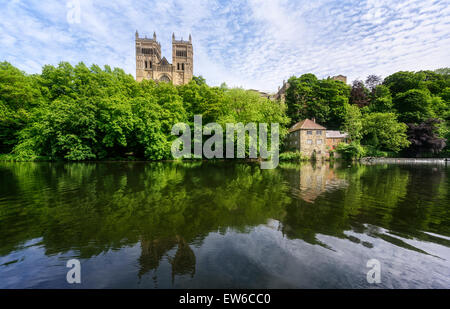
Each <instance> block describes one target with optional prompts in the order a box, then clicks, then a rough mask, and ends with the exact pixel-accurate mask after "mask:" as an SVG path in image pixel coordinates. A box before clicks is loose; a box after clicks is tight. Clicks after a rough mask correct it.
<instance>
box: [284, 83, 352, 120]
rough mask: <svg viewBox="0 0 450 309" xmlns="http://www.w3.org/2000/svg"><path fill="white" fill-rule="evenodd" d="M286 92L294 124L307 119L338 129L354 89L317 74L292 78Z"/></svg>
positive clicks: (288, 113) (289, 114)
mask: <svg viewBox="0 0 450 309" xmlns="http://www.w3.org/2000/svg"><path fill="white" fill-rule="evenodd" d="M288 82H289V88H288V89H287V91H286V104H287V108H288V110H287V115H288V116H289V117H290V118H291V124H293V123H296V122H298V121H301V120H303V119H305V118H310V119H311V118H315V119H316V120H317V122H319V123H321V124H323V125H325V126H328V127H330V128H336V129H338V128H339V127H340V126H341V125H342V123H343V121H344V117H345V104H348V97H349V94H350V89H349V87H348V86H347V85H345V84H344V83H342V82H339V81H336V80H332V79H322V80H318V79H317V77H316V76H315V75H313V74H304V75H302V76H300V77H298V78H297V77H295V76H293V77H291V78H290V79H289V81H288Z"/></svg>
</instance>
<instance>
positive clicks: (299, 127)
mask: <svg viewBox="0 0 450 309" xmlns="http://www.w3.org/2000/svg"><path fill="white" fill-rule="evenodd" d="M288 132H289V133H288V136H287V138H286V143H287V149H288V150H290V151H299V152H300V153H301V154H303V155H305V156H307V157H311V156H313V155H315V156H316V157H317V158H320V157H329V155H330V150H334V149H335V148H336V146H337V144H339V143H341V142H346V141H347V139H348V134H347V133H341V132H339V131H334V130H327V129H326V128H325V127H323V126H321V125H320V124H318V123H316V121H315V119H313V120H310V119H305V120H303V121H300V122H297V123H296V124H294V125H293V126H292V127H291V128H290V129H289V131H288Z"/></svg>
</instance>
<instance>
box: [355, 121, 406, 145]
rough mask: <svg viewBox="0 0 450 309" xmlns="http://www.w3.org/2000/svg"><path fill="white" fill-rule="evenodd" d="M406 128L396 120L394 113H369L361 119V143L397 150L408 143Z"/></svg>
mask: <svg viewBox="0 0 450 309" xmlns="http://www.w3.org/2000/svg"><path fill="white" fill-rule="evenodd" d="M406 129H407V126H406V124H404V123H401V122H398V121H397V116H396V115H395V114H394V113H371V114H368V115H366V116H365V117H364V119H363V129H362V135H363V143H364V144H365V145H371V146H373V147H375V148H376V149H380V150H381V149H386V150H392V151H395V152H398V151H400V150H401V149H403V148H405V147H407V146H408V145H409V144H410V143H409V142H408V139H407V136H406Z"/></svg>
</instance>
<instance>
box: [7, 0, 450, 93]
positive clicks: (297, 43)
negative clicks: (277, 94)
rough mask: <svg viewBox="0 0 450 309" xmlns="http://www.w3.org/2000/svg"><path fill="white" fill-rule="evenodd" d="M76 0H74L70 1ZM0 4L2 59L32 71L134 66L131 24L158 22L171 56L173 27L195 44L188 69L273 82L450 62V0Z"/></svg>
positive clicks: (239, 81)
mask: <svg viewBox="0 0 450 309" xmlns="http://www.w3.org/2000/svg"><path fill="white" fill-rule="evenodd" d="M72 1H75V0H72ZM66 2H67V1H48V2H46V4H45V5H44V4H43V3H42V2H41V1H36V0H29V1H26V2H25V1H11V2H6V3H5V2H1V3H0V44H1V48H0V60H7V61H10V62H11V63H13V64H14V65H16V66H18V67H19V68H20V69H22V70H25V71H27V72H30V73H34V72H39V71H40V67H41V66H42V65H44V64H57V63H58V62H60V61H70V62H71V63H77V62H79V61H83V62H85V63H86V64H91V63H96V64H99V65H104V64H109V65H111V66H116V67H121V68H123V69H125V71H126V72H128V73H131V74H134V71H135V63H134V31H135V30H136V29H138V30H139V31H140V33H146V34H148V35H152V34H153V31H156V33H157V36H158V40H160V41H161V45H162V52H163V54H164V55H165V56H166V58H167V59H169V60H170V57H171V35H172V32H175V33H176V36H177V37H180V36H183V37H184V38H187V37H188V35H189V33H192V37H193V43H194V57H195V58H194V73H195V74H196V75H203V76H204V77H205V78H206V79H207V81H208V82H209V83H210V84H213V85H219V84H220V83H222V82H226V83H227V84H228V85H231V86H244V87H246V88H257V89H260V90H265V91H275V90H276V89H277V86H278V85H280V84H281V83H282V80H283V79H287V78H289V76H291V75H300V74H304V73H308V72H311V73H314V74H316V75H317V76H318V77H326V76H329V75H336V74H344V75H347V76H348V78H349V80H352V79H355V78H364V77H365V76H367V75H368V74H372V73H375V74H379V75H383V76H386V75H389V74H391V73H393V72H395V71H398V70H420V69H435V68H438V67H445V66H450V57H449V56H450V54H449V50H450V48H449V44H450V8H449V6H448V3H447V2H446V1H439V0H424V1H418V0H406V1H396V2H394V3H393V2H391V1H380V0H376V1H372V0H367V1H363V2H357V1H332V0H320V1H307V0H300V1H293V0H292V1H288V0H274V1H260V0H248V1H245V0H232V1H227V2H222V1H218V0H199V1H189V2H188V1H175V0H161V1H159V0H158V1H156V0H155V1H140V2H135V1H131V0H118V1H113V2H112V1H107V0H98V1H92V0H80V3H81V22H80V24H69V23H68V22H67V20H66V15H67V7H66Z"/></svg>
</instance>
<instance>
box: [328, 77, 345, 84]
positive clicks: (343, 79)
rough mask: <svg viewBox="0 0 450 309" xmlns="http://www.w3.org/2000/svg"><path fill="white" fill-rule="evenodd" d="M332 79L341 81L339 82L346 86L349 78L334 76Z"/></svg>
mask: <svg viewBox="0 0 450 309" xmlns="http://www.w3.org/2000/svg"><path fill="white" fill-rule="evenodd" d="M331 79H334V80H339V81H341V82H343V83H344V84H347V76H344V75H336V76H333V77H332V78H331Z"/></svg>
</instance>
